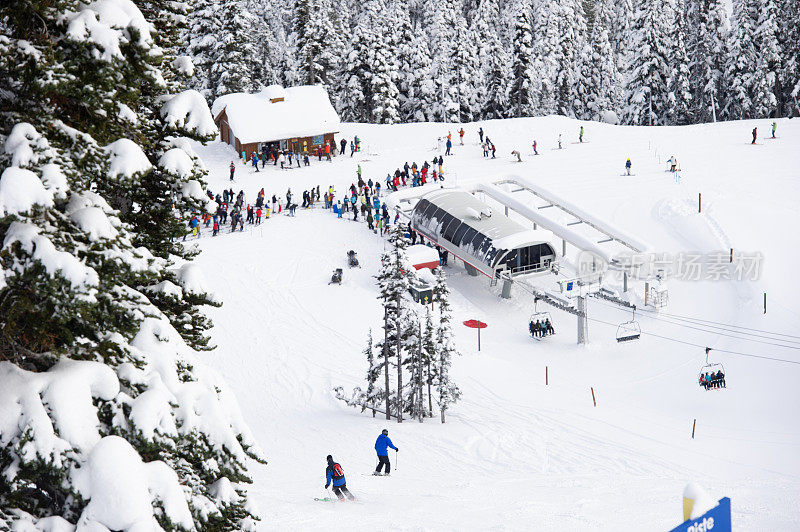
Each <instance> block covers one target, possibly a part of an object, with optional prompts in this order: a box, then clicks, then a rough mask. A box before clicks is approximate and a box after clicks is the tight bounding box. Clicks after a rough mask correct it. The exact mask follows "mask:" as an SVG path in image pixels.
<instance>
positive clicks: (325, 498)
mask: <svg viewBox="0 0 800 532" xmlns="http://www.w3.org/2000/svg"><path fill="white" fill-rule="evenodd" d="M314 500H315V501H318V502H337V501H338V500H337V499H333V498H331V497H314Z"/></svg>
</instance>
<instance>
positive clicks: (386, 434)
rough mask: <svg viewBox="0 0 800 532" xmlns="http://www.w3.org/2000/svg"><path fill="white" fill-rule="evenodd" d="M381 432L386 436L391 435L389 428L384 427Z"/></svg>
mask: <svg viewBox="0 0 800 532" xmlns="http://www.w3.org/2000/svg"><path fill="white" fill-rule="evenodd" d="M381 434H383V435H384V436H388V435H389V430H388V429H383V430H382V431H381Z"/></svg>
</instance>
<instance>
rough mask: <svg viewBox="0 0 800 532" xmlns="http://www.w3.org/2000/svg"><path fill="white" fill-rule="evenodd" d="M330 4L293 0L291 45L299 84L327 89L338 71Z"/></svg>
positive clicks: (320, 0) (326, 0)
mask: <svg viewBox="0 0 800 532" xmlns="http://www.w3.org/2000/svg"><path fill="white" fill-rule="evenodd" d="M332 12H333V6H332V5H331V2H330V0H297V3H296V7H295V29H294V31H295V45H296V46H297V57H298V60H297V65H298V67H297V71H298V75H299V76H300V80H299V81H300V83H302V84H304V85H316V84H322V85H325V86H327V87H329V88H330V86H331V82H332V81H334V76H335V74H336V72H337V71H338V70H339V55H337V54H336V53H335V50H336V48H337V47H336V42H337V40H338V37H337V36H336V34H335V30H334V27H333V19H332V16H331V15H332Z"/></svg>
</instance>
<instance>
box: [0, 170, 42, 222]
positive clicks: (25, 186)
mask: <svg viewBox="0 0 800 532" xmlns="http://www.w3.org/2000/svg"><path fill="white" fill-rule="evenodd" d="M34 205H42V206H44V207H51V206H52V205H53V193H52V192H50V191H49V190H47V189H46V188H45V186H44V184H43V183H42V181H41V179H39V178H38V177H37V175H36V174H34V173H33V172H31V171H30V170H25V169H23V168H19V167H16V166H10V167H8V168H6V169H5V170H3V174H2V175H0V215H6V214H19V213H22V212H28V211H29V210H31V208H33V206H34Z"/></svg>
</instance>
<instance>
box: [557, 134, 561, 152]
mask: <svg viewBox="0 0 800 532" xmlns="http://www.w3.org/2000/svg"><path fill="white" fill-rule="evenodd" d="M558 149H559V150H560V149H561V133H559V134H558Z"/></svg>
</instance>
